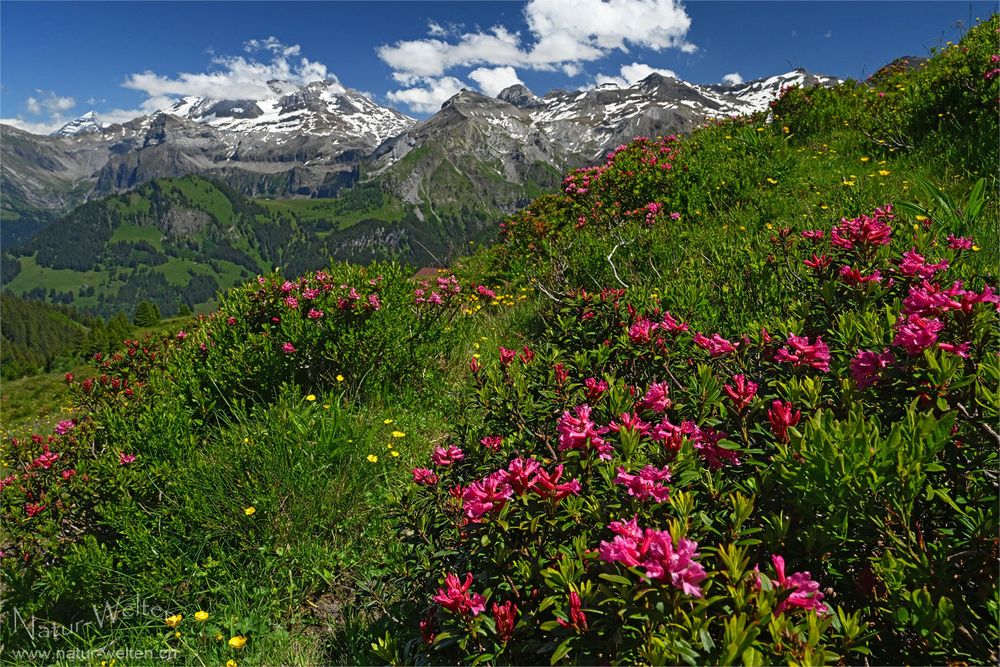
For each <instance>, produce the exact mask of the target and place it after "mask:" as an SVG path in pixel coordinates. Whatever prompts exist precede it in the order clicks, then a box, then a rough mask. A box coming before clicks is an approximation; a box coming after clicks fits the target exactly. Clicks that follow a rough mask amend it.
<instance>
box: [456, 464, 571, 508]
mask: <svg viewBox="0 0 1000 667" xmlns="http://www.w3.org/2000/svg"><path fill="white" fill-rule="evenodd" d="M563 471H564V467H563V465H562V464H561V463H560V464H559V465H557V466H556V467H555V468H553V469H552V471H551V472H550V471H548V470H546V469H545V468H544V467H543V466H542V464H541V463H539V462H538V461H536V460H535V459H533V458H528V459H524V458H516V459H513V460H511V462H510V463H509V464H508V466H507V469H506V470H503V469H500V470H497V471H495V472H493V473H490V474H489V475H487V476H486V477H484V478H482V479H480V480H479V481H477V482H473V483H472V484H470V485H469V486H467V487H466V488H465V489H464V490H463V491H462V502H463V508H464V510H465V516H466V517H467V518H468V519H470V520H471V521H479V520H480V519H482V517H483V516H485V515H486V514H489V513H492V512H498V511H500V510H501V509H503V506H504V505H505V504H506V503H507V501H508V500H510V499H511V498H512V497H513V496H515V495H518V496H521V495H524V494H526V493H532V494H534V495H536V496H538V497H539V498H542V499H545V500H550V501H553V502H558V501H560V500H562V499H563V498H565V497H566V496H570V495H577V494H579V493H580V491H581V490H582V488H583V487H582V486H581V485H580V481H579V480H576V479H571V480H568V481H565V482H560V480H561V479H562V475H563Z"/></svg>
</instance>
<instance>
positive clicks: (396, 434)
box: [392, 431, 406, 438]
mask: <svg viewBox="0 0 1000 667" xmlns="http://www.w3.org/2000/svg"><path fill="white" fill-rule="evenodd" d="M392 437H394V438H405V437H406V434H405V433H403V432H402V431H393V432H392Z"/></svg>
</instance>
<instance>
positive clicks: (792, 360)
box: [774, 334, 830, 373]
mask: <svg viewBox="0 0 1000 667" xmlns="http://www.w3.org/2000/svg"><path fill="white" fill-rule="evenodd" d="M774 360H775V361H777V362H781V363H789V364H793V365H794V366H796V367H799V366H811V367H812V368H815V369H817V370H820V371H823V372H824V373H826V372H829V370H830V348H829V347H827V345H826V343H824V342H823V338H822V337H821V336H817V337H816V342H815V343H810V342H809V339H808V338H807V337H806V336H796V335H795V334H791V335H789V336H788V342H787V343H785V347H782V348H780V349H779V350H778V351H777V352H776V353H775V355H774Z"/></svg>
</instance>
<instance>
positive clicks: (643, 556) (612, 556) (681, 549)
mask: <svg viewBox="0 0 1000 667" xmlns="http://www.w3.org/2000/svg"><path fill="white" fill-rule="evenodd" d="M608 528H610V529H611V532H613V533H615V538H614V539H613V540H612V541H611V542H601V545H600V549H599V551H600V555H601V560H603V561H605V562H607V563H622V564H624V565H625V566H627V567H641V568H643V569H644V570H645V571H646V576H647V577H649V578H650V579H662V580H669V581H670V583H671V585H673V586H674V587H675V588H678V589H680V590H682V591H684V592H685V593H686V594H688V595H692V596H694V597H702V591H701V588H700V587H699V586H698V585H697V584H699V583H700V582H702V581H704V580H705V579H707V578H708V575H706V574H705V569H704V568H703V567H702V566H701V564H700V563H697V562H695V560H694V559H695V558H697V557H698V553H697V549H698V543H697V542H693V541H691V540H685V539H681V540H680V541H679V542H678V543H677V545H676V546H675V545H674V541H673V538H672V537H671V536H670V533H668V532H667V531H665V530H654V529H652V528H646V529H645V530H643V529H642V528H640V527H639V523H638V519H637V517H633V518H632V520H631V521H626V522H624V523H623V522H620V521H612V522H611V524H610V525H609V526H608Z"/></svg>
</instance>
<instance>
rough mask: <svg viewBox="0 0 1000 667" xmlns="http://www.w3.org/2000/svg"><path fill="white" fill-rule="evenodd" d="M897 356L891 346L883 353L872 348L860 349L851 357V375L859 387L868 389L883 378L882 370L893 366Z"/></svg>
mask: <svg viewBox="0 0 1000 667" xmlns="http://www.w3.org/2000/svg"><path fill="white" fill-rule="evenodd" d="M895 361H896V358H895V357H894V356H892V352H890V351H889V348H884V349H883V350H882V352H881V353H879V352H873V351H871V350H858V353H857V354H856V355H854V358H853V359H851V377H852V378H853V379H854V384H855V385H856V386H857V387H858V389H866V388H868V387H870V386H872V385H873V384H876V383H877V382H878V381H879V380H880V379H881V378H882V371H884V370H885V369H886V368H888V367H889V366H891V365H892V364H893V362H895Z"/></svg>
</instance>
